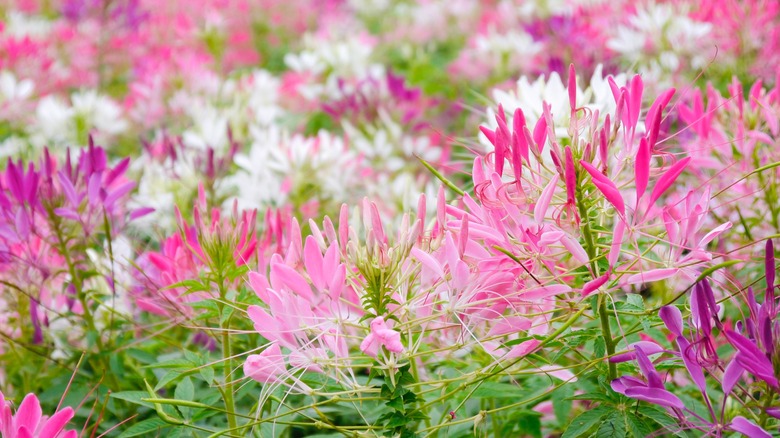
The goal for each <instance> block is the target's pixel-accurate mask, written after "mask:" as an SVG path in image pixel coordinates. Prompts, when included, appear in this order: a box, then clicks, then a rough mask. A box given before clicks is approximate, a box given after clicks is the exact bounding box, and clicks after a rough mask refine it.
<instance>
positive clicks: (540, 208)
mask: <svg viewBox="0 0 780 438" xmlns="http://www.w3.org/2000/svg"><path fill="white" fill-rule="evenodd" d="M558 179H559V178H558V174H557V173H555V174H553V177H552V178H551V179H550V182H548V183H547V186H545V187H544V190H542V194H541V195H540V196H539V200H538V201H537V202H536V205H535V206H534V220H536V222H537V223H539V224H541V223H542V222H543V221H544V216H545V214H546V213H547V209H548V208H549V207H550V201H552V197H553V194H554V193H555V187H556V186H557V185H558Z"/></svg>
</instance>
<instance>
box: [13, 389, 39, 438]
mask: <svg viewBox="0 0 780 438" xmlns="http://www.w3.org/2000/svg"><path fill="white" fill-rule="evenodd" d="M42 413H43V412H42V411H41V404H40V402H38V397H36V396H35V394H32V393H31V394H27V396H26V397H24V400H22V404H20V405H19V409H18V410H17V411H16V416H15V417H14V425H15V426H16V427H17V428H19V427H22V426H25V427H27V428H28V429H30V430H32V431H35V430H36V429H38V422H39V421H41V414H42Z"/></svg>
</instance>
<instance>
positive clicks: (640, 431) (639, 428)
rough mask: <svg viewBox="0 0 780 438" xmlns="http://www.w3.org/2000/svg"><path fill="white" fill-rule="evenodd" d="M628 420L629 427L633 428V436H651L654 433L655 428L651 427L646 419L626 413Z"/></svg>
mask: <svg viewBox="0 0 780 438" xmlns="http://www.w3.org/2000/svg"><path fill="white" fill-rule="evenodd" d="M626 420H627V422H628V428H629V430H631V435H633V436H649V435H652V434H653V428H652V427H650V426H649V425H648V424H647V422H645V420H643V419H641V418H639V417H637V416H636V415H632V414H629V415H626Z"/></svg>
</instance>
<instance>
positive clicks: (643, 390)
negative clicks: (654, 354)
mask: <svg viewBox="0 0 780 438" xmlns="http://www.w3.org/2000/svg"><path fill="white" fill-rule="evenodd" d="M634 350H636V359H637V362H639V369H640V370H641V371H642V375H643V376H644V377H645V379H646V382H645V381H643V380H640V379H637V378H636V377H626V376H624V377H619V378H617V379H615V380H613V381H612V383H611V386H612V389H613V390H614V391H615V392H618V393H620V394H623V395H625V396H626V397H631V398H635V399H637V400H642V401H646V402H648V403H653V404H656V405H659V406H665V407H668V408H678V409H682V408H683V407H684V405H683V402H682V400H680V399H679V398H677V396H676V395H674V394H672V393H671V392H669V391H667V390H666V388H665V387H664V384H663V380H662V379H661V375H660V374H659V373H658V371H656V369H655V367H654V366H653V363H652V362H650V359H649V358H648V357H647V355H646V354H645V352H644V351H643V349H642V347H641V346H640V345H634Z"/></svg>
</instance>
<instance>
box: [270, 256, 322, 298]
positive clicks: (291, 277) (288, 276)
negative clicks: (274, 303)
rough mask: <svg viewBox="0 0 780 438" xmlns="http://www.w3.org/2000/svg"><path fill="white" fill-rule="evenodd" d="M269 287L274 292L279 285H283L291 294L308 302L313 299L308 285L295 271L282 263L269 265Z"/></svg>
mask: <svg viewBox="0 0 780 438" xmlns="http://www.w3.org/2000/svg"><path fill="white" fill-rule="evenodd" d="M271 285H273V288H274V289H276V290H278V289H280V286H281V285H285V286H287V287H288V288H289V289H291V290H292V291H293V292H295V293H297V294H298V295H300V296H301V297H303V298H306V299H309V300H310V299H312V298H313V297H314V295H313V294H312V292H311V287H310V286H309V283H307V282H306V280H304V279H303V277H301V274H299V273H298V272H296V271H295V269H293V268H291V267H289V266H287V265H286V264H284V263H273V264H272V265H271Z"/></svg>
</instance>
